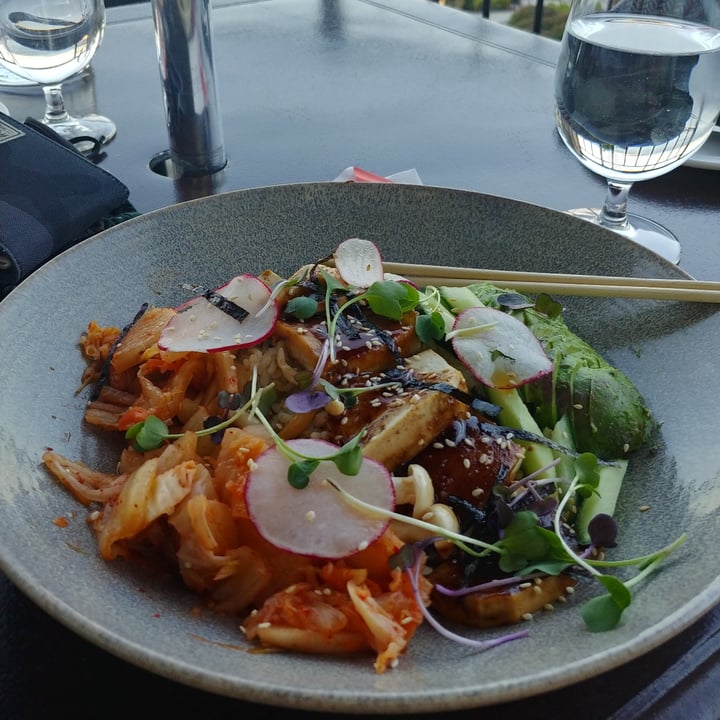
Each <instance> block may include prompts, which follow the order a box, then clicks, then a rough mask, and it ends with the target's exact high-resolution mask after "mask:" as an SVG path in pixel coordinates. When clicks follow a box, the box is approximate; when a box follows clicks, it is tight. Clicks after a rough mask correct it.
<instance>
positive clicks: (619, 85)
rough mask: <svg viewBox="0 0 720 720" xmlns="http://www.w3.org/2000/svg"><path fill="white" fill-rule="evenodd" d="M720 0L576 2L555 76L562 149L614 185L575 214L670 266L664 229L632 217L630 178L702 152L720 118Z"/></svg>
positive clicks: (670, 240) (672, 254)
mask: <svg viewBox="0 0 720 720" xmlns="http://www.w3.org/2000/svg"><path fill="white" fill-rule="evenodd" d="M718 27H720V0H572V4H571V7H570V13H569V15H568V19H567V23H566V25H565V31H564V33H563V38H562V46H561V52H560V59H559V61H558V64H557V69H556V72H555V119H556V125H557V129H558V131H559V134H560V137H561V138H562V139H563V141H564V143H565V145H567V147H568V148H569V149H570V151H571V152H572V153H573V154H574V155H575V157H577V159H578V160H580V162H581V163H582V164H583V165H584V166H585V167H587V168H589V169H590V170H592V171H593V172H595V173H597V174H598V175H602V176H603V177H604V178H605V179H606V180H607V184H608V189H607V194H606V197H605V204H604V205H603V207H602V208H601V209H600V210H571V211H570V212H572V213H573V214H575V215H579V216H581V217H584V218H585V219H588V220H592V221H594V222H597V223H598V224H600V225H603V226H604V227H608V228H610V229H612V230H616V231H617V232H620V233H622V234H623V235H625V236H626V237H628V238H630V239H632V240H634V241H636V242H638V243H640V244H641V245H644V246H646V247H648V248H650V249H651V250H653V251H654V252H656V253H657V254H659V255H662V256H663V257H665V258H667V259H668V260H670V261H671V262H678V261H679V259H680V244H679V242H678V241H677V239H676V238H675V236H674V235H673V234H672V233H671V232H670V231H669V230H667V229H666V228H664V227H662V226H661V225H659V224H658V223H656V222H653V221H652V220H649V219H647V218H642V217H639V216H637V215H629V214H628V213H627V201H628V193H629V192H630V188H631V187H632V185H633V183H634V182H637V181H640V180H649V179H651V178H655V177H658V176H659V175H663V174H665V173H667V172H670V170H672V169H673V168H676V167H678V166H679V165H681V164H682V163H684V162H685V161H686V160H687V159H688V158H689V157H690V156H691V155H692V154H693V153H694V152H696V151H697V150H699V149H700V147H701V146H702V145H703V143H704V142H705V141H706V140H707V138H708V137H709V135H710V133H711V132H712V129H713V126H714V124H715V121H716V119H717V118H718V115H719V114H720V30H718Z"/></svg>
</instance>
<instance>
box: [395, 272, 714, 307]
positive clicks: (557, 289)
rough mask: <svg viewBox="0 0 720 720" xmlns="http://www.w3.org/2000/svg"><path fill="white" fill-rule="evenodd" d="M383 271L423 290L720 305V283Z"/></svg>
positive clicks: (660, 279)
mask: <svg viewBox="0 0 720 720" xmlns="http://www.w3.org/2000/svg"><path fill="white" fill-rule="evenodd" d="M383 267H384V269H385V272H391V273H395V274H397V275H402V276H403V277H406V278H408V280H412V281H413V282H416V283H417V284H418V285H421V286H426V285H448V286H458V285H469V284H470V283H473V282H491V283H494V284H498V285H502V286H504V287H508V288H512V289H513V290H517V291H519V292H528V293H539V292H546V293H550V294H555V295H583V296H586V297H625V298H645V299H649V300H682V301H685V302H708V303H720V282H714V281H704V280H683V279H680V278H670V279H665V278H634V277H621V276H612V275H571V274H567V273H538V272H518V271H515V270H481V269H479V268H463V267H451V266H442V265H416V264H413V263H395V262H384V263H383Z"/></svg>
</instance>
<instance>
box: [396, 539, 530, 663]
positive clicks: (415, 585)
mask: <svg viewBox="0 0 720 720" xmlns="http://www.w3.org/2000/svg"><path fill="white" fill-rule="evenodd" d="M411 547H412V548H413V553H412V556H413V562H412V564H408V565H406V567H405V572H406V573H407V576H408V578H409V579H410V585H411V587H412V590H413V595H414V596H415V602H416V603H417V606H418V607H419V608H420V612H421V613H422V615H423V618H424V619H425V621H426V622H427V623H428V624H429V625H430V626H432V627H433V629H435V630H436V631H437V632H438V633H440V635H442V636H443V637H445V638H447V639H448V640H452V641H453V642H456V643H459V644H460V645H464V646H465V647H470V648H473V649H474V650H479V651H482V650H490V649H491V648H494V647H497V646H498V645H503V644H504V643H506V642H510V641H512V640H519V639H522V638H526V637H527V636H528V635H529V633H528V632H527V630H519V631H517V632H512V633H507V634H506V635H503V636H502V637H499V638H492V639H490V640H475V639H474V638H469V637H465V636H464V635H458V634H457V633H454V632H452V631H451V630H448V629H447V628H446V627H445V626H444V625H442V624H441V623H440V622H438V620H437V619H436V618H435V616H434V615H433V614H432V613H431V612H430V611H429V610H428V608H427V607H425V603H424V602H423V599H422V596H421V594H420V587H419V577H420V572H421V570H420V567H421V564H422V550H419V549H418V548H417V547H416V546H411Z"/></svg>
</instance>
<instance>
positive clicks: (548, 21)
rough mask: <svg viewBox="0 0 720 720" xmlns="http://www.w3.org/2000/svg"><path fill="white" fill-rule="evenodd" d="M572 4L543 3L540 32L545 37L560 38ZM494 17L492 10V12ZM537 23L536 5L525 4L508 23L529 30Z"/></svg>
mask: <svg viewBox="0 0 720 720" xmlns="http://www.w3.org/2000/svg"><path fill="white" fill-rule="evenodd" d="M569 12H570V6H569V5H564V4H559V3H551V4H544V5H543V13H542V20H541V21H540V34H541V35H542V36H543V37H548V38H553V39H554V40H560V38H561V37H562V34H563V30H564V29H565V21H566V20H567V16H568V13H569ZM490 17H491V18H492V11H491V14H490ZM534 23H535V6H534V5H525V6H524V7H521V8H519V9H518V10H516V11H515V12H514V13H513V14H512V15H511V16H510V19H509V20H508V23H507V24H508V25H510V26H511V27H514V28H518V29H519V30H528V31H530V32H532V29H533V25H534Z"/></svg>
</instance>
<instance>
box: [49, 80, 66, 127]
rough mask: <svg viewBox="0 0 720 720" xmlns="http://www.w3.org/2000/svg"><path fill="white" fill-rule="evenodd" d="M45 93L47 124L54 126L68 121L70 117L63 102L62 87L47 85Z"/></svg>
mask: <svg viewBox="0 0 720 720" xmlns="http://www.w3.org/2000/svg"><path fill="white" fill-rule="evenodd" d="M43 93H44V94H45V118H44V120H45V122H46V123H47V124H48V125H52V124H53V123H58V122H63V121H65V120H67V119H68V117H69V115H68V112H67V110H66V109H65V102H64V101H63V96H62V86H61V85H45V86H44V87H43Z"/></svg>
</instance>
